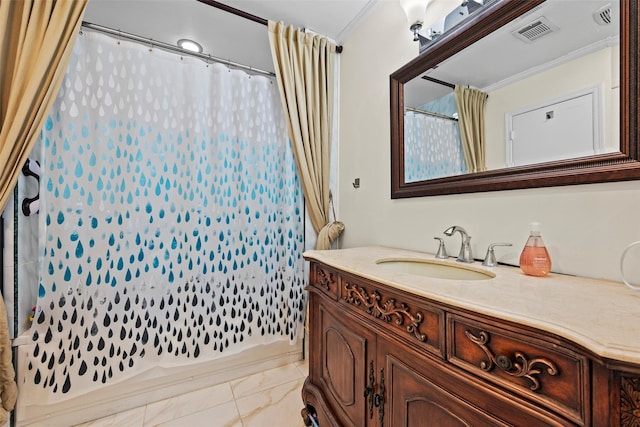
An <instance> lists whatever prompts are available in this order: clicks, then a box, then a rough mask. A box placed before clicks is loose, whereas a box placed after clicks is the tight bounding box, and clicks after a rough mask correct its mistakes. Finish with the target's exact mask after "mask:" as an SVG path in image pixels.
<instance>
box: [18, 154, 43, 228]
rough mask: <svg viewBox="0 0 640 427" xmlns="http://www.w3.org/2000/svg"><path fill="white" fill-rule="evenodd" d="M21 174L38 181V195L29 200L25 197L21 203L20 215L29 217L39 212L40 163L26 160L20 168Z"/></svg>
mask: <svg viewBox="0 0 640 427" xmlns="http://www.w3.org/2000/svg"><path fill="white" fill-rule="evenodd" d="M22 173H23V174H24V175H25V176H32V177H34V178H35V179H37V180H38V194H36V196H35V197H31V198H28V197H25V199H24V200H23V201H22V213H23V214H24V215H25V216H30V215H32V214H37V213H38V212H39V211H40V174H41V173H42V171H41V170H40V163H38V161H37V160H31V159H27V161H26V162H25V163H24V166H22Z"/></svg>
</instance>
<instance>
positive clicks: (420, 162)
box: [404, 111, 466, 182]
mask: <svg viewBox="0 0 640 427" xmlns="http://www.w3.org/2000/svg"><path fill="white" fill-rule="evenodd" d="M404 168H405V169H404V177H405V182H416V181H423V180H425V179H433V178H441V177H445V176H452V175H460V174H462V173H464V172H465V171H466V167H465V162H464V155H463V153H462V146H461V145H460V130H459V128H458V123H457V122H456V121H454V120H448V119H443V118H439V117H434V116H428V115H426V114H420V113H416V112H412V111H407V112H405V116H404Z"/></svg>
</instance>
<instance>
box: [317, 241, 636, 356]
mask: <svg viewBox="0 0 640 427" xmlns="http://www.w3.org/2000/svg"><path fill="white" fill-rule="evenodd" d="M304 256H305V258H306V259H308V260H317V261H319V262H322V263H324V264H326V265H328V266H331V267H335V268H338V269H340V270H343V271H346V272H349V273H353V274H356V275H358V276H361V277H365V278H368V279H371V280H374V281H377V282H380V283H383V284H386V285H389V286H393V287H395V288H397V289H402V290H405V291H408V292H411V293H413V294H415V295H420V296H424V297H426V298H429V299H431V300H434V301H439V302H442V303H446V304H449V305H452V306H455V307H459V308H464V309H469V310H472V311H475V312H477V313H481V314H486V315H489V316H494V317H498V318H501V319H504V320H509V321H513V322H516V323H520V324H523V325H527V326H531V327H534V328H538V329H540V330H543V331H547V332H550V333H553V334H556V335H559V336H562V337H564V338H566V339H568V340H570V341H573V342H574V343H576V344H579V345H581V346H583V347H585V348H586V349H588V350H590V351H592V352H593V353H595V354H597V355H599V356H601V357H602V358H606V359H613V360H618V361H621V362H630V363H637V364H640V292H638V291H634V290H632V289H630V288H628V287H627V286H625V285H624V284H623V283H619V282H614V281H607V280H596V279H588V278H581V277H576V276H568V275H562V274H554V273H550V274H549V275H547V276H546V277H532V276H527V275H525V274H524V273H522V272H521V271H520V269H519V268H516V267H510V266H497V267H484V266H482V263H481V262H475V263H473V264H471V265H470V266H471V267H473V268H474V269H481V270H485V271H490V272H492V273H494V274H495V275H496V277H495V278H492V279H487V280H451V279H435V278H431V277H425V276H420V275H417V274H409V273H404V272H396V271H390V270H389V269H386V268H384V267H382V266H380V265H377V264H376V261H377V260H380V259H389V258H397V259H409V260H435V258H434V255H433V254H428V253H421V252H414V251H407V250H402V249H395V248H388V247H377V246H376V247H360V248H350V249H338V250H327V251H315V250H313V251H307V252H305V253H304ZM445 262H447V263H451V264H454V265H456V264H459V263H456V261H455V258H449V260H447V261H445Z"/></svg>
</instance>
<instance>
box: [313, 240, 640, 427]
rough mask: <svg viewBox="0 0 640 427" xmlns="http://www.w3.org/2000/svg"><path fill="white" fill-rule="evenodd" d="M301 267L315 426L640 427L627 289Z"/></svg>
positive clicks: (634, 332) (636, 320)
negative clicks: (305, 280) (306, 273)
mask: <svg viewBox="0 0 640 427" xmlns="http://www.w3.org/2000/svg"><path fill="white" fill-rule="evenodd" d="M305 257H306V259H308V260H309V261H310V262H311V266H310V281H309V287H308V290H309V334H310V341H309V343H310V344H309V377H308V378H307V380H306V382H305V384H304V387H303V390H302V400H303V403H304V408H303V410H302V415H303V418H304V420H305V423H306V424H307V425H311V419H310V418H309V417H314V419H315V420H314V421H316V422H317V423H318V424H319V425H320V426H321V427H326V426H393V427H397V426H425V425H432V426H469V425H471V426H508V425H512V426H567V425H571V426H575V425H577V426H603V427H604V426H607V427H609V426H638V425H640V294H639V293H636V292H634V291H632V290H631V289H629V288H627V287H626V286H624V285H623V284H621V283H615V282H611V281H602V280H593V279H583V278H578V277H572V276H564V275H559V274H550V275H549V276H547V277H544V278H536V277H529V276H525V275H523V274H522V273H521V272H520V270H519V269H517V268H514V267H508V266H498V267H494V268H487V267H482V266H481V264H480V263H475V264H471V265H461V264H460V263H456V262H455V260H454V259H453V258H452V259H451V260H450V261H449V260H447V261H438V260H435V258H434V256H433V255H429V254H422V253H417V252H410V251H404V250H399V249H392V248H383V247H365V248H353V249H343V250H335V251H309V252H306V253H305ZM434 266H435V267H434ZM390 267H391V268H390ZM423 267H424V268H423ZM439 270H444V273H443V272H440V271H439ZM460 270H465V271H462V272H460ZM467 273H468V274H467ZM459 274H462V276H459ZM465 275H466V276H465ZM443 277H449V278H443ZM458 277H464V278H462V279H460V278H458Z"/></svg>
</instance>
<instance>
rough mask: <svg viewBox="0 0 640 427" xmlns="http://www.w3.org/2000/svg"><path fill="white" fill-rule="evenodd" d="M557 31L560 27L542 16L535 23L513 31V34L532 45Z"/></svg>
mask: <svg viewBox="0 0 640 427" xmlns="http://www.w3.org/2000/svg"><path fill="white" fill-rule="evenodd" d="M557 30H558V27H556V26H555V25H553V24H552V23H551V22H550V21H549V20H548V19H547V18H545V17H544V16H542V17H540V18H538V19H536V20H535V21H533V22H531V23H529V24H527V25H525V26H524V27H521V28H520V29H518V30H515V31H513V32H512V34H513V35H514V36H516V37H517V38H519V39H520V40H523V41H525V42H527V43H531V42H532V41H534V40H537V39H539V38H540V37H542V36H546V35H547V34H550V33H553V32H554V31H557Z"/></svg>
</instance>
